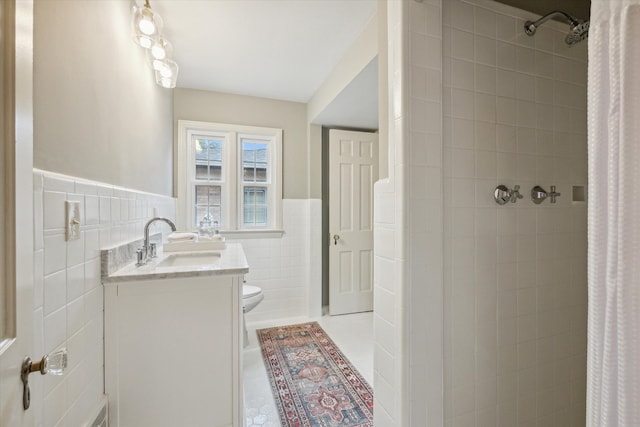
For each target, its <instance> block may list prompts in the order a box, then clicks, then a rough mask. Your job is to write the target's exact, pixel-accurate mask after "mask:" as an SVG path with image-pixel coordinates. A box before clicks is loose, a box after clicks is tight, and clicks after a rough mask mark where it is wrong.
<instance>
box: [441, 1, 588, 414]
mask: <svg viewBox="0 0 640 427" xmlns="http://www.w3.org/2000/svg"><path fill="white" fill-rule="evenodd" d="M474 4H475V2H474V1H473V0H469V1H468V2H465V4H463V5H461V4H460V3H459V2H452V3H451V7H450V8H449V15H448V19H450V22H451V25H453V26H454V27H457V28H454V30H452V31H451V32H450V33H449V32H447V31H445V32H444V33H443V35H444V37H445V40H444V41H443V45H444V46H447V45H448V44H449V43H450V44H451V46H452V48H451V53H450V55H451V57H452V58H449V57H448V54H449V52H448V50H445V51H444V55H445V58H444V60H443V64H445V65H446V64H448V63H449V61H451V64H452V65H451V68H450V69H449V70H448V71H445V75H444V77H445V84H446V82H447V79H446V73H447V72H450V73H451V80H450V81H451V85H452V86H453V87H454V89H452V90H451V102H450V103H447V104H446V105H445V107H446V108H445V110H444V111H445V116H446V118H445V123H447V120H449V122H448V123H449V125H450V126H451V130H450V131H446V132H445V134H444V146H445V147H448V148H447V149H446V150H445V151H444V153H443V154H444V168H445V171H444V176H445V182H444V183H443V184H444V188H445V189H446V193H445V199H444V202H445V210H444V218H443V219H444V223H445V242H444V246H445V258H444V265H445V267H446V268H448V269H450V270H449V271H445V273H444V274H445V279H446V280H445V283H449V284H450V286H451V287H452V288H453V291H451V292H445V308H447V307H449V310H450V311H449V313H450V316H452V317H451V318H450V319H451V320H450V322H451V324H450V326H449V327H446V328H445V337H444V342H445V353H444V354H445V355H446V356H447V357H454V358H455V357H456V356H455V355H456V348H457V349H458V354H460V351H467V352H470V353H471V354H476V357H475V364H474V363H469V365H471V370H470V371H468V372H467V371H466V370H468V368H465V367H464V366H463V364H464V363H463V359H460V358H458V359H457V362H453V361H452V362H451V363H450V364H447V365H446V366H445V376H444V383H445V390H444V396H445V399H444V407H445V420H444V421H445V423H444V425H452V426H453V425H467V424H465V423H469V425H500V426H510V427H512V426H518V427H526V426H530V425H549V424H548V423H547V424H545V420H549V419H551V420H553V423H556V422H558V420H563V418H562V417H563V416H564V415H560V414H564V413H566V412H562V411H560V410H559V408H561V407H566V408H568V407H570V405H571V404H570V403H566V402H568V401H567V399H569V401H570V399H571V398H573V396H574V395H572V394H571V393H572V392H571V390H568V391H567V390H565V389H566V388H567V387H566V386H565V385H564V384H569V383H570V380H568V379H567V380H566V381H563V380H560V382H558V380H557V377H555V376H556V375H557V373H558V368H556V365H558V364H559V363H560V364H561V363H563V362H559V361H563V360H568V359H566V358H568V357H569V356H568V355H569V354H571V353H572V352H577V353H580V354H581V357H584V344H583V343H584V334H582V333H576V334H573V335H572V332H570V331H572V329H571V326H570V325H571V324H572V321H570V320H569V317H571V314H569V313H570V311H569V310H566V309H564V310H563V309H560V308H559V307H567V306H568V305H569V304H571V301H574V303H575V301H576V300H581V301H586V299H585V297H584V295H586V279H585V278H584V274H583V273H580V279H579V280H578V282H577V283H579V285H574V284H573V282H572V279H571V276H572V273H571V269H567V268H562V266H563V265H564V266H566V265H569V264H570V262H568V261H566V260H568V259H569V258H571V257H573V258H575V259H584V253H585V250H586V249H585V248H586V238H585V237H584V236H585V234H584V230H583V229H582V228H584V227H582V228H581V232H580V233H576V234H574V233H572V232H570V231H569V230H571V229H572V221H571V217H572V215H571V213H569V212H564V211H563V209H564V207H563V206H568V205H563V203H567V202H568V200H567V199H565V200H564V201H562V200H560V199H561V197H560V198H559V199H558V203H556V204H555V205H551V204H549V203H546V204H543V205H540V206H536V205H533V204H532V203H531V201H530V200H529V198H528V191H529V190H530V188H531V187H532V186H533V185H535V184H539V185H543V186H547V187H548V186H550V185H556V186H558V188H560V187H562V186H563V185H567V187H566V188H567V190H566V191H570V187H568V183H569V182H578V181H579V180H584V176H585V166H584V165H586V158H585V156H584V155H583V154H582V152H583V151H584V146H585V141H586V137H585V128H586V109H585V105H586V99H585V96H586V88H585V84H584V80H583V76H584V69H585V62H584V61H583V58H584V52H580V53H575V52H570V50H569V49H566V47H564V46H563V43H564V42H563V36H562V34H561V33H560V32H559V31H556V29H555V28H556V27H555V23H553V22H550V23H549V25H546V26H543V28H542V29H541V30H540V31H539V32H538V34H536V36H535V37H529V36H527V35H525V34H524V32H523V31H522V26H523V24H524V20H525V19H528V18H529V15H528V14H526V13H520V12H518V11H517V10H515V9H507V8H504V7H503V6H501V5H498V6H496V8H495V9H496V11H499V13H498V12H494V11H493V10H491V6H490V3H487V2H482V3H481V4H478V5H476V6H475V15H474V25H473V27H471V25H470V18H469V17H470V15H469V14H466V15H464V16H462V11H468V7H470V6H473V5H474ZM445 9H446V8H445ZM459 19H462V21H458V20H459ZM456 22H458V23H457V24H456ZM459 22H466V24H460V23H459ZM557 28H559V27H557ZM467 33H470V34H472V36H473V38H474V50H475V52H474V58H473V61H474V62H475V68H474V70H473V74H474V86H473V88H472V87H471V85H470V84H469V83H468V82H467V81H468V79H469V71H468V70H469V69H470V67H468V65H467V63H466V62H465V63H464V67H460V61H459V60H460V59H461V58H462V57H464V56H465V55H467V54H468V50H466V49H465V45H466V44H465V43H464V41H465V40H466V39H468V38H469V35H467ZM494 38H495V42H494V41H493V39H494ZM447 39H450V40H449V41H448V40H447ZM556 39H557V40H556ZM483 52H490V53H489V54H486V53H483ZM492 55H495V56H494V57H493V58H495V59H493V58H492ZM574 55H575V56H574ZM580 55H582V56H580ZM487 58H488V59H487ZM581 58H582V59H581ZM467 61H469V60H468V59H467ZM492 61H495V62H492ZM577 64H580V66H578V65H577ZM493 66H495V68H493ZM572 73H575V74H576V75H580V77H579V79H576V78H572ZM469 92H472V93H469ZM445 94H447V95H448V93H447V92H446V90H445ZM472 99H473V104H474V108H473V110H474V111H471V109H469V105H470V104H469V102H471V100H472ZM445 101H447V102H448V98H447V96H445ZM461 119H464V120H465V121H462V120H461ZM469 122H473V123H474V125H473V128H474V135H473V140H474V145H473V146H470V144H468V143H466V141H467V140H468V139H469V137H468V135H469V129H470V127H471V126H470V125H469ZM445 130H447V129H446V128H445ZM461 136H464V138H461ZM463 141H464V142H463ZM465 143H466V145H463V144H465ZM472 153H473V154H472ZM471 158H473V159H474V168H475V175H474V176H473V177H470V176H469V172H468V170H469V164H468V163H469V162H468V159H471ZM498 183H500V184H506V185H507V186H509V187H513V185H515V184H518V185H520V186H521V189H520V191H521V194H523V195H524V198H523V199H519V200H518V202H517V203H516V204H508V205H506V206H496V204H495V202H494V201H493V198H492V191H493V188H495V185H497V184H498ZM565 183H567V184H565ZM449 192H450V193H451V195H448V194H447V193H449ZM567 194H568V193H567ZM584 212H585V211H582V214H581V215H580V217H583V216H584ZM471 233H473V235H472V237H469V235H470V234H471ZM574 236H575V237H574ZM576 248H579V249H580V253H579V255H577V254H578V252H577V251H576ZM561 259H562V260H565V261H559V260H561ZM567 263H569V264H567ZM469 266H472V268H471V267H469ZM583 270H584V265H583V264H581V266H580V267H578V268H577V270H576V271H578V272H582V271H583ZM470 272H474V273H473V274H472V275H471V276H470V275H469V274H470ZM447 277H448V279H447ZM447 280H448V282H447ZM469 283H474V287H473V288H469ZM563 283H570V285H568V286H564V287H563V286H561V284H563ZM456 290H457V291H456ZM463 290H464V291H463ZM445 291H446V288H445ZM470 295H474V298H473V299H471V298H470ZM472 301H473V303H474V304H475V305H474V306H472V305H471V302H472ZM576 304H577V303H576ZM583 304H584V303H583ZM583 311H584V310H583ZM583 311H582V312H580V314H579V315H575V318H574V320H575V322H576V324H578V325H584V324H585V319H586V315H584V313H583ZM469 312H471V313H473V315H472V316H471V317H470V316H469ZM470 322H471V323H473V322H476V324H475V333H469V332H468V331H466V330H465V329H464V328H461V326H460V325H465V324H468V323H470ZM492 322H493V323H492ZM581 328H582V329H584V328H583V327H581ZM569 336H575V338H574V339H573V344H572V339H571V338H570V337H569ZM560 342H561V343H562V344H561V345H562V348H557V345H558V343H560ZM578 342H580V343H581V344H579V345H580V347H579V348H578V347H577V345H578V344H577V343H578ZM446 343H450V344H449V345H446ZM458 357H459V356H458ZM456 363H457V365H456ZM549 366H551V369H549ZM454 367H455V369H454ZM559 369H560V370H561V371H562V375H566V374H565V372H566V371H569V370H570V367H568V366H567V367H566V368H564V367H561V368H559ZM577 371H578V372H577V374H576V375H577V377H579V378H584V370H583V369H578V370H577ZM554 377H555V378H554ZM554 379H555V381H554ZM451 384H454V386H453V387H452V386H451ZM463 384H464V385H466V386H467V390H465V392H468V390H469V389H470V390H475V393H476V395H475V396H476V397H475V401H474V403H473V404H472V403H471V402H469V401H468V399H465V395H461V394H460V393H461V392H462V390H458V387H460V386H462V385H463ZM557 384H563V385H562V386H558V385H557ZM545 387H546V389H545ZM563 388H565V389H563ZM543 390H544V391H543ZM549 395H552V396H554V398H556V399H560V400H562V401H564V402H565V403H562V404H557V405H556V406H553V405H551V404H550V403H549V401H552V402H553V399H547V400H544V401H543V404H542V405H541V404H540V402H541V399H544V398H543V396H545V397H546V396H549ZM579 396H580V397H579V398H578V400H579V401H582V402H583V401H584V398H583V396H582V395H579ZM582 406H583V407H584V405H582ZM560 424H561V423H560Z"/></svg>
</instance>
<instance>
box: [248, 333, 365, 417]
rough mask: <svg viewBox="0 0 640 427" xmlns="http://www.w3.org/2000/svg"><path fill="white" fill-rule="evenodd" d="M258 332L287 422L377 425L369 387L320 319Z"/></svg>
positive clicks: (280, 406) (279, 406)
mask: <svg viewBox="0 0 640 427" xmlns="http://www.w3.org/2000/svg"><path fill="white" fill-rule="evenodd" d="M257 334H258V338H259V339H260V344H261V347H262V356H263V357H264V360H265V365H266V366H267V372H268V374H269V380H270V382H271V389H272V390H273V395H274V398H275V401H276V406H277V407H278V411H279V412H280V420H281V422H282V425H283V426H285V427H338V426H340V427H367V426H373V391H372V390H371V387H370V386H369V384H367V382H366V381H365V380H364V378H362V376H361V375H360V373H358V371H356V369H355V368H354V367H353V366H352V365H351V363H350V362H349V361H348V360H347V358H346V357H345V356H344V355H343V354H342V352H341V351H340V350H339V349H338V347H336V345H335V344H334V343H333V341H331V339H330V338H329V337H328V336H327V334H326V333H325V332H324V331H323V330H322V328H321V327H320V326H319V325H318V324H317V323H316V322H310V323H303V324H300V325H289V326H282V327H277V328H269V329H259V330H258V331H257Z"/></svg>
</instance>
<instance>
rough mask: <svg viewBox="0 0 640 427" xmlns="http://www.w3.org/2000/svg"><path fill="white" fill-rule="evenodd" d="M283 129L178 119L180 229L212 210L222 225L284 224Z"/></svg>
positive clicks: (229, 228)
mask: <svg viewBox="0 0 640 427" xmlns="http://www.w3.org/2000/svg"><path fill="white" fill-rule="evenodd" d="M281 214H282V129H274V128H264V127H255V126H240V125H229V124H221V123H208V122H195V121H187V120H179V121H178V209H177V217H178V218H177V220H178V225H179V226H180V228H183V229H186V230H196V229H197V228H198V225H199V224H200V221H201V220H202V219H203V218H204V217H205V216H206V215H209V216H210V217H211V218H212V220H213V221H216V222H218V224H219V225H220V228H221V230H223V231H224V232H228V233H234V232H240V233H243V232H260V231H280V230H281V228H282V218H281V216H282V215H281Z"/></svg>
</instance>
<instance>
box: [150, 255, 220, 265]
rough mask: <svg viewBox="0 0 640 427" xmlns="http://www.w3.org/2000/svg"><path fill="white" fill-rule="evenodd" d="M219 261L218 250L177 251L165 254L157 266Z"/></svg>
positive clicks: (207, 263) (211, 263)
mask: <svg viewBox="0 0 640 427" xmlns="http://www.w3.org/2000/svg"><path fill="white" fill-rule="evenodd" d="M219 262H220V253H219V252H181V253H180V252H179V253H175V254H171V255H169V256H167V257H166V258H165V259H163V260H162V261H160V262H159V263H158V267H186V266H198V265H202V266H205V265H206V266H211V265H215V264H218V263H219Z"/></svg>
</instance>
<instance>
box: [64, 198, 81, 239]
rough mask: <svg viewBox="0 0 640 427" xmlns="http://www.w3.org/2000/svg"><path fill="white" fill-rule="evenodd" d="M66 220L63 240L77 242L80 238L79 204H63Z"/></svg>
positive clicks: (67, 202)
mask: <svg viewBox="0 0 640 427" xmlns="http://www.w3.org/2000/svg"><path fill="white" fill-rule="evenodd" d="M64 211H65V216H64V217H65V218H66V227H65V239H66V240H78V239H79V238H80V202H70V201H69V200H66V201H65V202H64Z"/></svg>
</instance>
